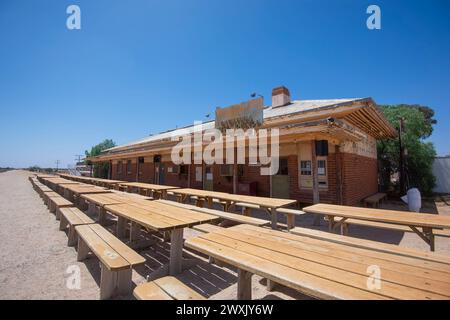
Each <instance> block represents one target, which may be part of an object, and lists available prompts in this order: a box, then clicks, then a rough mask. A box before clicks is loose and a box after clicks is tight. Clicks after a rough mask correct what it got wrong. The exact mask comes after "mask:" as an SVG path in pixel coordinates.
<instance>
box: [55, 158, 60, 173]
mask: <svg viewBox="0 0 450 320" xmlns="http://www.w3.org/2000/svg"><path fill="white" fill-rule="evenodd" d="M55 163H56V172H58V169H59V164H60V163H61V161H60V160H56V161H55Z"/></svg>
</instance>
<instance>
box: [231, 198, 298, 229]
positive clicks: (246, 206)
mask: <svg viewBox="0 0 450 320" xmlns="http://www.w3.org/2000/svg"><path fill="white" fill-rule="evenodd" d="M235 205H236V206H238V207H241V208H242V215H244V216H251V210H252V209H257V210H258V209H259V210H261V209H262V208H261V207H260V206H259V205H256V204H251V203H244V202H236V203H235ZM276 211H277V213H282V214H285V215H286V217H287V219H286V220H287V229H288V230H289V229H292V228H294V227H295V216H299V215H302V214H305V212H303V211H301V210H296V209H289V208H277V209H276Z"/></svg>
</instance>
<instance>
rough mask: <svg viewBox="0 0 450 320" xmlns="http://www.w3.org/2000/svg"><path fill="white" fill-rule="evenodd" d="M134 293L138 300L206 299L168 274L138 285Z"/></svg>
mask: <svg viewBox="0 0 450 320" xmlns="http://www.w3.org/2000/svg"><path fill="white" fill-rule="evenodd" d="M133 295H134V296H135V297H136V299H138V300H206V298H205V297H203V296H202V295H201V294H199V293H197V292H195V291H194V290H192V289H191V288H189V287H188V286H186V285H185V284H184V283H183V282H181V281H179V280H178V279H177V278H174V277H171V276H167V277H162V278H159V279H156V280H154V281H151V282H147V283H143V284H140V285H138V286H137V287H136V288H135V289H134V291H133Z"/></svg>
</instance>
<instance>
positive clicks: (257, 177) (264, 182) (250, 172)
mask: <svg viewBox="0 0 450 320" xmlns="http://www.w3.org/2000/svg"><path fill="white" fill-rule="evenodd" d="M260 169H261V167H259V166H249V165H245V166H244V174H243V176H242V177H240V178H239V180H238V181H239V182H245V183H249V182H255V181H256V182H257V187H256V188H257V190H256V192H257V195H259V196H262V197H270V176H262V175H261V174H260V172H261V170H260Z"/></svg>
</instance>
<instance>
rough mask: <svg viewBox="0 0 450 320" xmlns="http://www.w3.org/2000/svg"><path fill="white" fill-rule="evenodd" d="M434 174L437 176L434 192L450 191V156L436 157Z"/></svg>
mask: <svg viewBox="0 0 450 320" xmlns="http://www.w3.org/2000/svg"><path fill="white" fill-rule="evenodd" d="M433 174H434V176H435V177H436V187H435V188H434V190H433V191H434V192H439V193H450V158H435V159H434V162H433Z"/></svg>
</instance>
